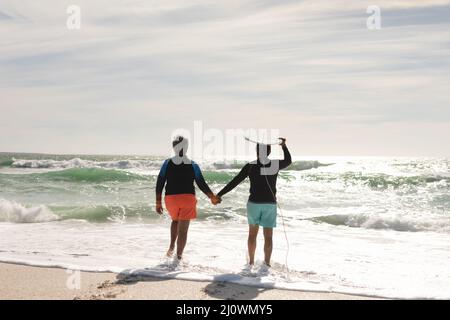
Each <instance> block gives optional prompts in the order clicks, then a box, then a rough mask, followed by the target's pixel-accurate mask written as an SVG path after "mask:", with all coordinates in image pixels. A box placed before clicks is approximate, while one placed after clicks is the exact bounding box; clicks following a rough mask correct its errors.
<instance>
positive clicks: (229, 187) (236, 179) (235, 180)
mask: <svg viewBox="0 0 450 320" xmlns="http://www.w3.org/2000/svg"><path fill="white" fill-rule="evenodd" d="M249 170H250V164H249V163H247V164H246V165H245V166H244V167H243V168H242V169H241V171H240V172H239V173H238V174H237V176H235V177H234V178H233V180H231V181H230V182H229V183H228V184H227V185H226V186H225V187H224V188H223V189H222V190H220V192H219V193H218V194H217V196H218V197H222V196H223V195H225V194H227V193H228V192H230V191H231V190H233V189H234V188H236V187H237V186H238V185H239V184H240V183H241V182H242V181H244V179H245V178H247V177H248V174H249Z"/></svg>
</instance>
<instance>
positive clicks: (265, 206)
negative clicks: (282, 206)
mask: <svg viewBox="0 0 450 320" xmlns="http://www.w3.org/2000/svg"><path fill="white" fill-rule="evenodd" d="M247 220H248V224H254V225H255V224H257V225H260V226H261V227H263V228H275V227H276V226H277V204H276V203H255V202H251V201H249V202H247Z"/></svg>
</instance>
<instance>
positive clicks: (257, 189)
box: [217, 138, 292, 267]
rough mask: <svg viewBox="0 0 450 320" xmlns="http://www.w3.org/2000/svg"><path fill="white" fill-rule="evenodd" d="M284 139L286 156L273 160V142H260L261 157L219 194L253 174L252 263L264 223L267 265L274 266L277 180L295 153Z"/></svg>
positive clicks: (249, 217) (249, 216)
mask: <svg viewBox="0 0 450 320" xmlns="http://www.w3.org/2000/svg"><path fill="white" fill-rule="evenodd" d="M280 140H281V143H280V145H281V147H282V148H283V154H284V159H283V160H269V158H268V156H269V154H270V151H271V147H270V145H264V144H257V146H256V152H257V160H256V161H253V162H250V163H247V164H246V165H245V166H244V167H243V168H242V170H241V171H240V172H239V174H238V175H237V176H236V177H234V178H233V180H231V181H230V182H229V183H228V184H227V185H226V186H225V187H224V188H223V189H222V190H221V191H220V192H219V193H218V194H217V196H218V198H219V199H220V198H221V197H222V196H223V195H225V194H226V193H228V192H230V191H231V190H233V189H234V188H235V187H236V186H237V185H238V184H240V183H241V182H242V181H244V179H245V178H247V177H249V178H250V197H249V199H248V203H247V220H248V224H249V232H248V242H247V245H248V256H249V265H250V267H252V266H253V265H254V263H255V251H256V238H257V236H258V231H259V227H260V226H261V227H263V228H264V230H263V231H264V262H265V264H266V266H267V267H270V258H271V256H272V246H273V244H272V235H273V228H275V227H276V221H277V199H276V192H277V189H276V184H277V177H278V171H279V170H281V169H284V168H286V167H287V166H289V165H290V164H291V163H292V160H291V154H290V153H289V150H288V148H287V147H286V139H284V138H280Z"/></svg>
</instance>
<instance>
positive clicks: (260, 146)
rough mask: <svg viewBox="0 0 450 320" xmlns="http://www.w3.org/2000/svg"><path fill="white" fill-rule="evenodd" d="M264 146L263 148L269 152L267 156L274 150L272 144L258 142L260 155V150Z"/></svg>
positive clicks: (257, 147) (257, 150) (257, 152)
mask: <svg viewBox="0 0 450 320" xmlns="http://www.w3.org/2000/svg"><path fill="white" fill-rule="evenodd" d="M261 148H262V150H263V151H264V150H266V151H267V154H266V156H269V154H270V152H271V151H272V148H271V146H270V144H263V143H258V144H256V154H257V156H258V157H259V150H260V149H261Z"/></svg>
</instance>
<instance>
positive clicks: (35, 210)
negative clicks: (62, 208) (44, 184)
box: [0, 199, 59, 223]
mask: <svg viewBox="0 0 450 320" xmlns="http://www.w3.org/2000/svg"><path fill="white" fill-rule="evenodd" d="M55 220H59V217H58V216H57V215H56V214H54V213H53V212H52V211H51V210H50V209H48V208H47V207H46V206H43V205H40V206H36V207H30V208H26V207H24V206H23V205H21V204H20V203H17V202H12V201H8V200H5V199H0V221H1V222H14V223H37V222H48V221H55Z"/></svg>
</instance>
